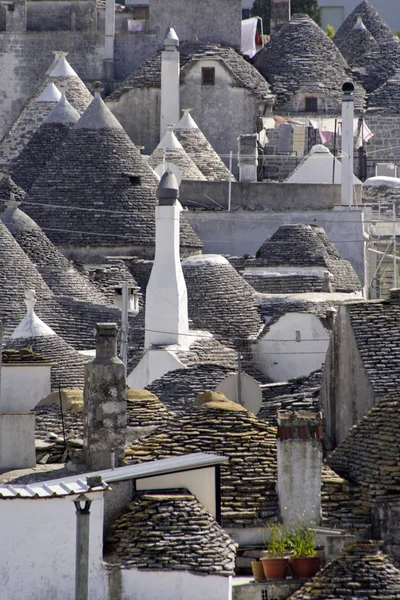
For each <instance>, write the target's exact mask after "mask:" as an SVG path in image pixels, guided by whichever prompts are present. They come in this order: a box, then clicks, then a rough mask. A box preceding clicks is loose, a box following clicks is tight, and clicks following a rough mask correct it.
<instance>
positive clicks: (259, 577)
mask: <svg viewBox="0 0 400 600" xmlns="http://www.w3.org/2000/svg"><path fill="white" fill-rule="evenodd" d="M251 570H252V571H253V577H254V580H255V581H264V579H265V575H264V569H263V565H262V562H260V561H259V560H252V561H251Z"/></svg>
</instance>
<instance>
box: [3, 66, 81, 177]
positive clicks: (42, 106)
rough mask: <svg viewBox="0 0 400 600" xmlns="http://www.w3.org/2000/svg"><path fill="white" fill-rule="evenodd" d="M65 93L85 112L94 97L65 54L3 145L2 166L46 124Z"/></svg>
mask: <svg viewBox="0 0 400 600" xmlns="http://www.w3.org/2000/svg"><path fill="white" fill-rule="evenodd" d="M62 93H64V94H65V95H66V98H67V100H68V101H69V102H70V103H71V104H72V106H73V107H74V108H75V109H76V110H77V111H78V112H79V114H82V113H83V111H84V110H85V109H86V108H87V107H88V105H89V104H90V102H91V101H92V100H93V96H92V95H91V93H90V92H89V90H88V89H87V87H86V86H85V84H84V83H83V81H82V80H81V79H80V78H79V77H78V75H77V74H76V73H75V71H74V70H73V69H72V68H71V66H70V65H69V63H68V61H67V59H66V58H65V56H63V57H62V58H61V59H60V60H59V61H58V62H57V64H56V65H55V67H54V69H53V70H52V71H51V73H50V74H49V75H48V77H47V79H46V81H45V82H44V83H43V85H41V86H40V87H39V91H38V93H37V94H36V95H35V96H34V97H33V98H32V99H31V100H29V102H28V103H27V104H26V106H25V108H24V109H23V111H22V112H21V114H20V115H19V116H18V117H17V119H16V120H15V121H14V123H13V124H12V126H11V128H10V130H9V131H8V133H7V134H6V135H5V136H4V138H3V140H2V142H1V145H0V166H2V165H3V168H4V165H7V164H8V163H9V162H10V161H11V160H12V159H13V158H15V157H16V156H18V154H20V152H21V151H22V149H23V147H24V146H25V144H26V143H27V142H28V141H29V139H30V138H31V137H32V135H33V134H34V133H35V131H36V130H37V129H38V128H39V127H40V125H41V124H42V123H43V121H44V119H45V118H46V117H47V115H48V114H49V113H50V112H51V111H52V110H53V108H55V106H56V105H57V103H58V102H59V100H60V98H61V94H62Z"/></svg>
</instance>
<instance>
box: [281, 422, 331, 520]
mask: <svg viewBox="0 0 400 600" xmlns="http://www.w3.org/2000/svg"><path fill="white" fill-rule="evenodd" d="M277 420H278V440H277V451H278V456H277V459H278V485H277V490H278V497H279V510H280V516H281V519H282V522H283V523H285V524H293V523H297V522H299V521H301V522H303V523H308V524H314V525H319V523H320V520H321V469H322V414H321V413H307V412H300V411H278V414H277Z"/></svg>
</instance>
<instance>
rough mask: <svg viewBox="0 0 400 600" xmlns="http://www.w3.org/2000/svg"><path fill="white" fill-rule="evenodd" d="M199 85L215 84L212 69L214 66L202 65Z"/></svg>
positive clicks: (213, 70)
mask: <svg viewBox="0 0 400 600" xmlns="http://www.w3.org/2000/svg"><path fill="white" fill-rule="evenodd" d="M201 85H215V69H214V67H202V69H201Z"/></svg>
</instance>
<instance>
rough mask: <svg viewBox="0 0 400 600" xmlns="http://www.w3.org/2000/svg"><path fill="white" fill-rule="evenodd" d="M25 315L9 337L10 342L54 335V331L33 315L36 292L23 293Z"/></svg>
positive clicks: (27, 291)
mask: <svg viewBox="0 0 400 600" xmlns="http://www.w3.org/2000/svg"><path fill="white" fill-rule="evenodd" d="M25 304H26V308H27V311H26V315H25V317H24V318H23V319H22V321H21V323H20V324H19V325H18V327H17V328H16V329H15V331H14V333H13V334H12V336H11V339H12V340H16V339H18V338H31V337H45V336H49V335H56V333H55V331H53V330H52V329H51V327H49V326H48V325H46V323H44V322H43V321H42V320H41V319H39V317H38V316H37V314H36V313H35V304H36V292H35V290H26V291H25Z"/></svg>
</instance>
